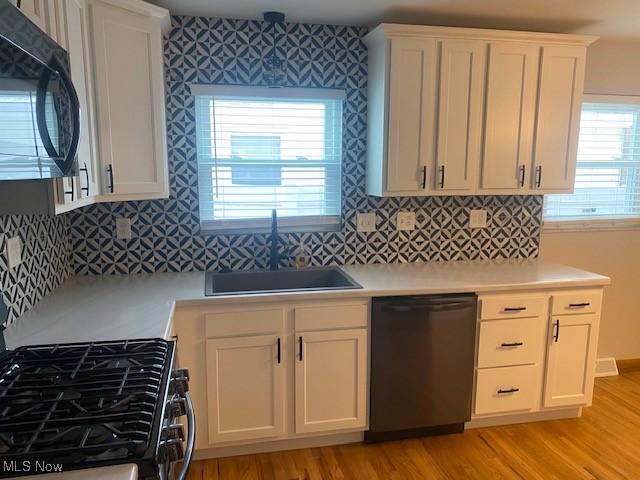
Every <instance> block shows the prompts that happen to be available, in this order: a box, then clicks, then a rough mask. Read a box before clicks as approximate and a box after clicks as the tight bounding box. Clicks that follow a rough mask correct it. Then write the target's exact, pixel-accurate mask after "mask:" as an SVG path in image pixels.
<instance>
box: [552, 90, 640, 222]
mask: <svg viewBox="0 0 640 480" xmlns="http://www.w3.org/2000/svg"><path fill="white" fill-rule="evenodd" d="M614 101H615V100H614ZM544 217H545V219H546V220H552V221H558V220H569V221H572V220H573V221H579V220H608V219H633V218H639V217H640V104H634V103H601V102H593V103H591V102H589V103H584V104H583V106H582V116H581V118H580V137H579V142H578V158H577V168H576V180H575V189H574V193H573V194H566V195H547V196H546V198H545V208H544Z"/></svg>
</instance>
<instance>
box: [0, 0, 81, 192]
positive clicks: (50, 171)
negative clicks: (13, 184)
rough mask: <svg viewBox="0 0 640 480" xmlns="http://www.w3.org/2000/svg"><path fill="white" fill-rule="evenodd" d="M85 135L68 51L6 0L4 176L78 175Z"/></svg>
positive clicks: (1, 50)
mask: <svg viewBox="0 0 640 480" xmlns="http://www.w3.org/2000/svg"><path fill="white" fill-rule="evenodd" d="M79 137H80V104H79V102H78V96H77V94H76V90H75V88H74V86H73V83H72V82H71V78H70V76H69V56H68V54H67V52H66V51H65V50H64V49H63V48H62V47H60V46H59V45H58V44H57V43H56V42H54V41H53V40H52V39H51V38H50V37H49V36H47V34H45V33H44V32H43V31H42V30H40V29H39V28H38V27H37V26H36V25H35V24H33V23H32V22H31V21H30V20H29V19H28V18H27V17H25V16H24V15H23V14H22V13H21V12H20V10H18V9H17V8H16V7H14V6H13V5H11V4H10V3H9V1H8V0H0V181H5V180H33V179H41V178H53V177H62V176H69V175H75V174H76V168H77V167H76V163H77V162H76V153H77V149H78V140H79Z"/></svg>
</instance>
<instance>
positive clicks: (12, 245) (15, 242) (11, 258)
mask: <svg viewBox="0 0 640 480" xmlns="http://www.w3.org/2000/svg"><path fill="white" fill-rule="evenodd" d="M7 263H8V264H9V268H14V267H17V266H18V265H20V264H21V263H22V239H21V238H20V237H18V236H17V235H16V236H15V237H11V238H9V239H8V240H7Z"/></svg>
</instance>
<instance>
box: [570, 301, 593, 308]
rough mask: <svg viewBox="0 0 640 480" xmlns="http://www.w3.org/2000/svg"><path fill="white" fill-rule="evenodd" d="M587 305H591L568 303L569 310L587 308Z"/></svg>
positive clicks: (587, 303) (586, 303)
mask: <svg viewBox="0 0 640 480" xmlns="http://www.w3.org/2000/svg"><path fill="white" fill-rule="evenodd" d="M589 305H591V304H590V303H589V302H582V303H570V304H569V308H584V307H588V306H589Z"/></svg>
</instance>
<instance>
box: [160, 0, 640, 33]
mask: <svg viewBox="0 0 640 480" xmlns="http://www.w3.org/2000/svg"><path fill="white" fill-rule="evenodd" d="M151 2H152V3H155V4H156V5H161V6H163V7H166V8H168V9H169V10H170V11H171V13H173V14H181V15H200V16H209V17H226V18H261V16H262V12H264V11H265V10H278V11H282V12H284V13H285V14H286V15H287V21H290V22H305V23H329V24H332V23H333V24H348V25H367V26H372V25H376V24H378V23H380V22H397V23H414V24H425V25H446V26H461V27H478V28H499V29H510V30H531V31H543V32H559V33H586V34H595V35H600V36H602V37H608V38H620V39H636V40H640V1H639V0H346V1H345V0H269V1H265V0H215V1H214V0H151Z"/></svg>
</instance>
